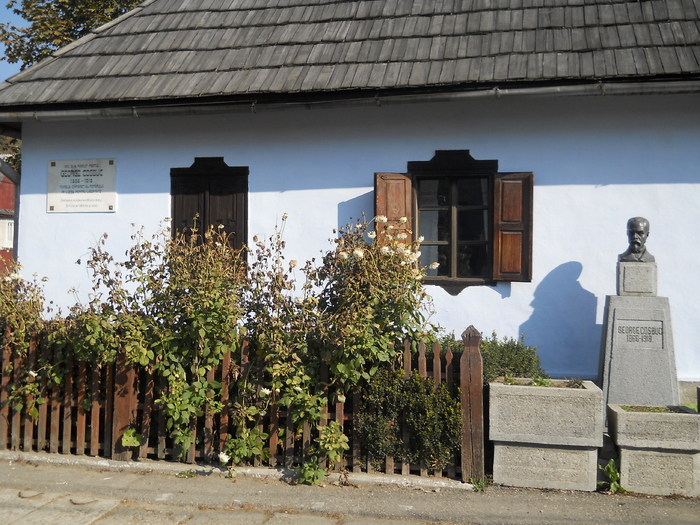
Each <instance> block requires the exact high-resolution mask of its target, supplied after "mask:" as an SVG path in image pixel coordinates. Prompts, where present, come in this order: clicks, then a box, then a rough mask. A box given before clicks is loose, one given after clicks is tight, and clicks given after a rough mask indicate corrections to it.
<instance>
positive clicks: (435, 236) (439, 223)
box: [418, 210, 450, 241]
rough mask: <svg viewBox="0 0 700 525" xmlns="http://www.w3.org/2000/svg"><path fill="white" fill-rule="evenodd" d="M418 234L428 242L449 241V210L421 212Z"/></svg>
mask: <svg viewBox="0 0 700 525" xmlns="http://www.w3.org/2000/svg"><path fill="white" fill-rule="evenodd" d="M418 234H419V235H422V236H423V237H424V238H425V240H426V241H449V240H450V212H449V210H444V211H443V210H441V211H422V212H420V221H419V224H418Z"/></svg>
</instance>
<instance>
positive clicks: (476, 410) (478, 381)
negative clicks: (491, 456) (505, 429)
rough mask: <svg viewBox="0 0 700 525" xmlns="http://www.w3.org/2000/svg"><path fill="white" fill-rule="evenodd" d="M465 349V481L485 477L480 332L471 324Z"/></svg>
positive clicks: (462, 368)
mask: <svg viewBox="0 0 700 525" xmlns="http://www.w3.org/2000/svg"><path fill="white" fill-rule="evenodd" d="M462 340H463V342H464V352H463V353H462V359H461V361H460V388H461V392H462V426H463V428H464V431H463V432H462V481H464V482H467V481H469V479H471V478H475V479H483V478H484V407H483V403H484V394H483V376H482V373H483V372H482V362H481V354H480V353H479V343H480V342H481V334H480V333H479V331H478V330H477V329H476V328H474V327H473V326H470V327H469V328H467V329H466V330H465V331H464V333H463V334H462Z"/></svg>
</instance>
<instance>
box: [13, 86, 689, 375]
mask: <svg viewBox="0 0 700 525" xmlns="http://www.w3.org/2000/svg"><path fill="white" fill-rule="evenodd" d="M698 114H700V97H698V96H683V97H679V96H663V97H653V96H636V97H595V98H590V97H576V98H558V99H550V100H544V99H536V98H503V99H500V100H495V99H494V100H491V99H489V100H474V101H468V102H459V103H452V104H446V103H433V104H413V105H404V106H383V107H374V106H372V107H363V108H339V109H324V110H319V109H313V110H306V109H300V110H293V111H276V112H265V111H259V112H258V113H256V114H253V113H241V114H227V115H221V116H206V117H204V116H202V117H186V118H182V117H180V118H176V117H168V118H144V119H137V118H134V119H130V120H109V121H107V120H104V121H74V122H27V123H26V124H25V125H24V140H23V149H24V165H23V183H22V200H21V210H20V225H21V226H20V228H21V231H20V247H19V258H20V261H21V262H22V264H24V266H25V270H24V272H25V274H27V275H31V274H32V273H33V272H37V273H39V274H40V275H42V276H44V275H45V276H48V277H49V281H48V282H47V283H46V285H47V286H46V290H47V295H48V296H49V297H50V298H51V299H54V300H56V301H57V302H58V303H59V304H63V305H66V304H68V303H70V302H72V301H73V297H72V296H70V295H68V294H67V291H68V290H69V289H70V288H72V287H76V288H77V290H78V292H79V296H80V298H81V299H82V300H83V301H86V300H87V294H88V291H89V287H88V284H87V271H86V269H85V265H84V264H82V265H76V264H75V262H76V260H78V259H83V260H84V259H85V258H86V256H87V253H88V248H89V246H91V245H93V244H94V243H95V241H96V239H97V238H98V237H99V236H100V235H101V234H102V233H103V232H108V233H109V235H110V240H109V248H110V249H111V251H112V252H113V253H114V254H121V253H123V252H124V250H126V249H127V247H128V246H129V242H130V241H129V234H130V233H131V232H132V231H133V230H134V228H135V227H134V226H132V224H134V225H135V226H136V227H138V226H141V225H145V226H146V227H147V229H148V231H154V230H155V229H156V228H157V225H158V223H159V221H161V220H162V219H163V218H165V217H167V216H168V215H169V213H170V197H169V184H170V179H169V172H170V168H173V167H183V166H189V165H191V164H192V162H193V160H194V157H195V156H223V157H224V158H225V161H226V162H227V163H228V164H229V165H232V166H233V165H242V166H249V167H250V195H249V210H250V211H249V219H250V220H249V234H250V236H251V237H252V236H253V235H260V236H267V235H269V234H271V233H272V232H273V229H274V226H275V223H276V221H278V220H279V218H280V217H281V216H282V214H283V213H288V214H289V216H290V219H289V221H288V226H287V231H286V234H285V236H286V238H287V241H288V253H289V257H290V258H295V259H298V260H300V261H304V260H306V259H310V258H311V257H315V256H318V254H319V251H320V250H322V249H325V248H327V247H328V246H329V244H328V242H327V239H328V238H329V237H330V236H331V235H332V229H333V228H336V227H338V226H339V225H342V224H345V223H346V222H347V221H348V220H349V218H350V217H355V218H356V217H358V216H360V214H361V213H362V212H365V213H366V214H367V215H368V217H371V216H372V215H373V195H372V184H373V173H374V172H377V171H390V172H391V171H399V172H401V171H405V170H406V162H407V161H411V160H429V159H430V158H431V157H432V156H433V153H434V151H435V150H436V149H469V150H471V153H472V155H473V156H474V158H476V159H497V160H498V161H499V168H500V170H501V171H533V172H534V173H535V204H534V206H535V213H534V217H535V219H534V272H533V282H532V283H513V284H500V285H498V286H495V287H471V288H467V289H465V290H464V291H463V292H462V293H460V294H459V295H458V296H456V297H452V296H450V295H448V294H447V293H446V292H444V291H443V290H442V289H441V288H436V287H430V288H429V292H430V294H431V295H432V297H433V299H434V303H435V309H436V310H437V314H436V315H435V317H434V321H436V322H438V323H440V324H441V325H442V326H444V327H445V328H447V329H448V330H454V331H455V332H456V333H457V334H459V333H461V331H462V330H463V329H464V328H466V327H467V326H468V325H470V324H473V325H474V326H476V327H477V328H478V329H479V330H481V331H483V332H484V333H485V335H490V333H491V331H492V330H495V331H496V332H497V333H498V335H499V336H513V337H517V336H518V335H519V334H520V333H524V334H525V340H526V343H527V344H530V345H536V346H538V347H539V352H540V356H541V358H542V361H543V364H544V366H545V368H546V369H547V371H548V372H549V373H550V374H552V375H555V376H580V377H585V378H593V377H595V376H596V374H597V370H598V361H599V347H600V334H601V323H602V318H603V305H604V299H605V295H606V294H614V293H615V264H616V256H617V254H618V253H621V252H622V251H624V250H625V248H626V246H627V240H626V235H625V224H626V221H627V219H628V218H629V217H632V216H636V215H643V216H646V217H647V218H648V219H649V220H650V222H651V236H650V238H649V241H648V244H647V246H648V248H649V251H650V252H651V253H653V254H654V255H655V256H656V261H657V264H658V266H659V283H658V290H659V295H662V296H667V297H669V298H670V301H671V308H672V319H673V328H674V340H675V345H676V356H677V361H678V372H679V378H680V379H684V380H700V349H699V347H698V343H697V340H698V324H697V319H698V318H700V306H699V305H698V302H697V301H696V298H697V297H698V296H700V279H698V278H697V264H696V262H695V261H697V260H698V258H699V257H700V246H699V245H698V243H696V242H693V241H694V239H693V238H692V235H693V233H692V231H693V230H691V228H692V227H694V225H696V224H698V223H700V206H698V204H697V203H698V202H700V173H699V169H700V168H698V166H700V147H698V144H700V125H699V124H698V120H697V115H698ZM91 158H116V159H117V191H118V206H117V212H116V213H96V214H47V213H46V191H47V163H48V162H49V161H50V160H60V159H91Z"/></svg>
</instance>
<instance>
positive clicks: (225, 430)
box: [219, 349, 231, 452]
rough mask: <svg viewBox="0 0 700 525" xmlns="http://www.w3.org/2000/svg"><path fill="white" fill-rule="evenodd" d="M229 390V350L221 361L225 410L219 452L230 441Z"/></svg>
mask: <svg viewBox="0 0 700 525" xmlns="http://www.w3.org/2000/svg"><path fill="white" fill-rule="evenodd" d="M229 388H231V350H230V349H229V350H227V351H226V353H225V354H224V358H223V360H222V361H221V403H222V404H223V405H224V409H223V410H222V411H221V415H220V416H219V452H221V451H222V450H224V447H225V446H226V440H227V439H228V432H229V429H228V425H229V411H228V400H229Z"/></svg>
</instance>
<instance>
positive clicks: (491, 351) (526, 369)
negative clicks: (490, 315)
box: [479, 332, 549, 383]
mask: <svg viewBox="0 0 700 525" xmlns="http://www.w3.org/2000/svg"><path fill="white" fill-rule="evenodd" d="M479 350H480V351H481V357H482V359H483V362H484V382H485V383H488V382H491V381H494V380H495V379H496V378H497V377H501V376H503V377H507V376H511V377H544V378H546V377H549V376H548V375H547V373H546V372H545V371H544V370H543V369H542V367H541V366H540V358H539V356H538V355H537V347H534V346H525V337H524V336H522V335H521V336H520V339H518V340H515V339H513V338H512V337H511V338H507V337H504V338H503V339H502V340H499V339H498V337H497V336H496V332H493V333H492V334H491V338H490V339H489V338H484V339H482V340H481V345H480V346H479Z"/></svg>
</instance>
